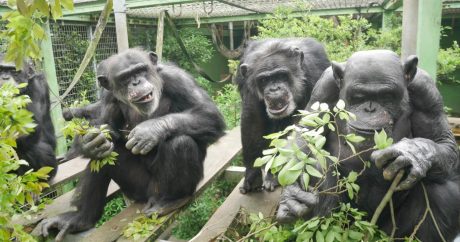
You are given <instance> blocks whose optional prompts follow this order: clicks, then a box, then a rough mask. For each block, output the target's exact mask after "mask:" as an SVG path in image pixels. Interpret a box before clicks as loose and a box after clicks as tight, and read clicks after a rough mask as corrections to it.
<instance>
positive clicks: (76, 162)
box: [49, 156, 89, 187]
mask: <svg viewBox="0 0 460 242" xmlns="http://www.w3.org/2000/svg"><path fill="white" fill-rule="evenodd" d="M88 163H89V159H88V158H83V157H82V156H79V157H77V158H75V159H72V160H69V161H67V162H64V163H62V164H60V165H59V167H58V171H57V173H56V176H55V177H54V178H53V179H51V180H50V181H49V185H50V186H51V187H56V186H58V185H60V184H63V183H65V182H67V181H70V180H75V179H76V178H77V177H79V176H80V174H81V172H83V170H85V168H86V166H87V165H88Z"/></svg>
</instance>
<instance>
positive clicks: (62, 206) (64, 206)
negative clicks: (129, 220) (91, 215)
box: [13, 181, 119, 235]
mask: <svg viewBox="0 0 460 242" xmlns="http://www.w3.org/2000/svg"><path fill="white" fill-rule="evenodd" d="M118 189H119V188H118V185H117V184H116V183H115V182H113V181H112V182H110V184H109V189H108V191H107V196H112V195H113V194H114V193H115V192H117V191H118ZM74 193H75V189H74V190H72V191H70V192H68V193H66V194H64V195H62V196H60V197H58V198H56V199H54V200H53V202H52V203H51V204H48V205H46V206H45V209H43V210H41V211H39V212H38V213H34V214H31V217H30V219H26V218H22V217H20V218H17V219H14V220H13V224H21V225H24V226H30V225H34V224H36V223H38V222H40V221H41V220H43V219H44V218H49V217H53V216H56V215H58V214H61V213H65V212H70V211H73V210H74V209H75V208H74V207H72V206H70V202H71V201H72V197H73V194H74ZM37 227H40V226H37ZM36 229H37V228H36ZM34 231H35V230H34ZM36 235H38V234H36Z"/></svg>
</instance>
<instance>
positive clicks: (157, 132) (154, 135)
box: [126, 119, 167, 155]
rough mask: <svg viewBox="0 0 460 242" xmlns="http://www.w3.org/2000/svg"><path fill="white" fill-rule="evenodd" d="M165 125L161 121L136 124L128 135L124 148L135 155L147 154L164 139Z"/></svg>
mask: <svg viewBox="0 0 460 242" xmlns="http://www.w3.org/2000/svg"><path fill="white" fill-rule="evenodd" d="M166 127H167V125H166V124H165V122H164V121H163V120H153V119H152V120H147V121H144V122H142V123H140V124H138V125H137V126H136V127H135V128H134V129H133V130H131V132H130V133H129V135H128V142H126V148H127V149H128V150H131V152H132V153H133V154H135V155H137V154H141V155H145V154H147V153H149V152H150V151H151V150H152V149H153V147H155V146H156V145H157V144H158V143H159V142H160V141H161V140H162V139H165V138H166V130H167V129H166Z"/></svg>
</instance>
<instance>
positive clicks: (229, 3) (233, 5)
mask: <svg viewBox="0 0 460 242" xmlns="http://www.w3.org/2000/svg"><path fill="white" fill-rule="evenodd" d="M217 1H219V2H221V3H225V4H227V5H230V6H232V7H235V8H240V9H243V10H246V11H249V12H254V13H267V12H262V11H258V10H255V9H251V8H247V7H244V6H241V5H239V4H235V3H232V2H229V1H224V0H217Z"/></svg>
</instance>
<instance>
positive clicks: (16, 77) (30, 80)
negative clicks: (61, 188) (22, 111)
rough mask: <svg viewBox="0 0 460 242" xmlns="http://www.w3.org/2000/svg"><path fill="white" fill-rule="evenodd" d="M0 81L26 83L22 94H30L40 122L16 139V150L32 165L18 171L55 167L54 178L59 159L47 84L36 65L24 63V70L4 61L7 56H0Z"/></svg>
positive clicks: (22, 167) (35, 120) (35, 117)
mask: <svg viewBox="0 0 460 242" xmlns="http://www.w3.org/2000/svg"><path fill="white" fill-rule="evenodd" d="M0 77H1V79H0V84H2V83H4V82H7V81H15V82H16V83H27V84H28V85H27V87H26V88H23V89H21V93H20V94H21V95H28V96H29V97H30V99H31V100H32V103H30V104H28V105H27V110H29V111H30V112H32V113H33V115H34V117H33V118H34V122H35V124H37V126H36V127H35V129H34V131H33V132H32V133H31V134H29V135H26V136H23V137H20V138H19V139H18V140H17V149H16V151H17V153H18V156H19V158H20V159H24V160H25V161H27V163H29V166H21V167H20V168H19V169H18V170H17V172H18V174H24V173H25V172H26V171H28V170H30V169H34V170H38V169H40V168H42V167H44V166H49V167H53V168H54V169H53V170H52V171H51V172H50V173H49V174H48V175H49V176H50V178H52V177H53V176H54V175H55V174H56V172H57V161H56V155H55V153H54V150H55V148H56V137H55V135H54V126H53V123H52V121H51V116H50V96H49V90H48V83H47V82H46V80H45V78H44V76H43V75H42V74H41V73H38V72H36V71H35V69H34V67H33V64H32V63H30V62H25V63H24V66H23V70H21V71H16V70H15V67H14V65H11V64H9V63H5V62H4V55H0Z"/></svg>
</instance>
